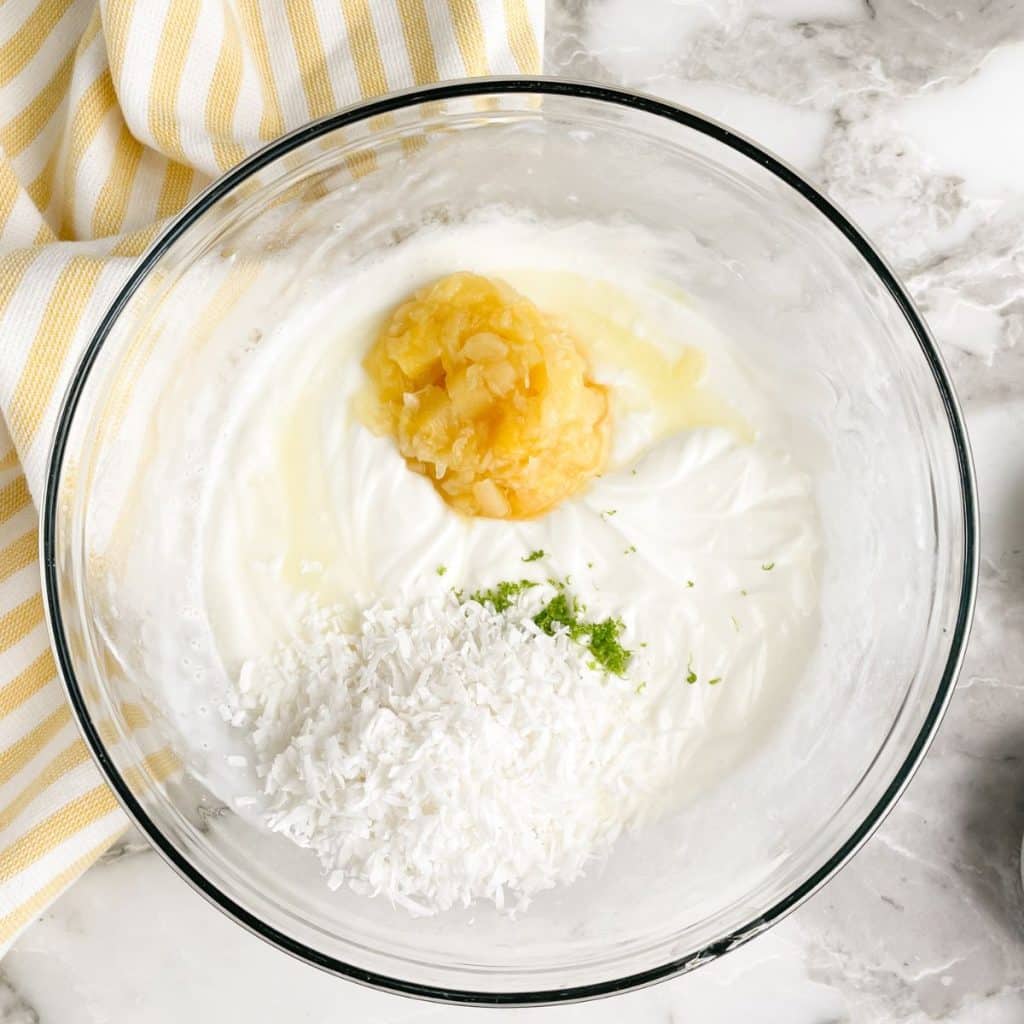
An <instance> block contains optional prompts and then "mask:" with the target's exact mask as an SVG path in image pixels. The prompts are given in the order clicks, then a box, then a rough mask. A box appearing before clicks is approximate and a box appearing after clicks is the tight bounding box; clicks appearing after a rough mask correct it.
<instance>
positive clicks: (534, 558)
mask: <svg viewBox="0 0 1024 1024" xmlns="http://www.w3.org/2000/svg"><path fill="white" fill-rule="evenodd" d="M544 555H545V551H544V549H543V548H537V550H536V551H531V552H530V553H529V554H528V555H524V556H523V561H524V562H538V561H540V559H542V558H543V557H544Z"/></svg>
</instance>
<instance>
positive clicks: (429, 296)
mask: <svg viewBox="0 0 1024 1024" xmlns="http://www.w3.org/2000/svg"><path fill="white" fill-rule="evenodd" d="M364 366H365V368H366V371H367V374H368V375H369V378H370V382H371V385H372V387H373V389H374V392H375V396H374V397H375V402H374V404H375V406H376V409H375V414H374V415H373V417H372V421H373V424H374V425H376V426H377V427H378V428H379V429H380V430H381V431H382V432H385V433H388V434H390V435H391V436H393V437H394V438H395V440H396V443H397V445H398V449H399V451H400V452H401V453H402V455H403V456H404V457H405V459H406V461H407V462H408V464H409V466H410V468H411V469H413V470H415V471H416V472H418V473H422V474H423V475H424V476H427V477H429V478H430V479H431V480H432V481H433V483H434V486H435V487H436V488H437V490H438V492H439V493H440V494H441V496H442V497H443V498H444V499H445V500H446V501H447V502H448V503H449V504H450V505H452V506H453V507H454V508H456V509H457V510H458V511H460V512H462V513H464V514H466V515H474V516H487V517H489V518H493V519H526V518H529V517H531V516H536V515H540V514H541V513H542V512H545V511H546V510H548V509H549V508H551V507H552V506H554V505H556V504H558V502H560V501H562V500H563V499H564V498H567V497H569V495H571V494H574V493H576V492H577V491H578V490H579V489H580V488H581V487H583V485H584V484H585V483H586V482H587V481H588V480H589V479H590V478H591V477H593V476H594V475H596V474H597V473H599V472H600V471H601V468H602V466H603V465H604V461H605V457H606V455H607V451H608V440H609V412H608V408H609V406H608V395H607V392H606V391H605V389H604V388H603V387H601V386H600V385H599V384H596V383H594V382H593V381H592V380H591V379H590V378H589V376H588V369H587V362H586V359H585V357H584V355H583V353H582V351H581V350H580V347H579V345H578V344H577V342H576V340H575V339H574V338H573V337H572V335H571V334H570V333H569V332H568V331H567V329H566V328H565V327H564V326H563V325H562V324H561V323H560V322H559V321H558V320H556V319H554V318H552V317H549V316H547V315H545V314H544V313H543V312H541V310H539V309H538V308H537V307H536V306H535V305H534V304H533V303H532V302H530V301H529V299H527V298H525V297H524V296H522V295H520V294H519V293H518V292H516V291H514V290H513V289H512V288H510V287H509V286H508V285H507V284H505V283H504V282H502V281H498V280H491V279H489V278H486V277H481V276H479V275H476V274H467V273H462V274H452V275H451V276H450V277H445V278H442V279H441V280H440V281H437V282H436V283H435V284H433V285H431V286H430V287H428V288H424V289H423V290H422V291H420V292H417V293H416V295H414V296H413V297H412V298H411V299H410V300H409V301H408V302H405V303H404V304H403V305H401V306H399V307H398V309H397V310H396V311H395V313H394V314H393V315H392V317H391V319H390V320H389V322H388V323H387V324H386V325H385V326H384V328H383V330H382V331H381V333H380V335H379V337H378V338H377V340H376V342H375V344H374V346H373V348H372V349H371V350H370V352H369V354H368V355H367V357H366V360H365V362H364Z"/></svg>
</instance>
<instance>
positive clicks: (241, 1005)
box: [0, 0, 1024, 1024]
mask: <svg viewBox="0 0 1024 1024" xmlns="http://www.w3.org/2000/svg"><path fill="white" fill-rule="evenodd" d="M547 56H548V68H549V70H551V71H552V72H555V73H560V74H567V75H572V76H574V77H587V78H596V79H602V80H605V81H610V82H615V83H621V84H626V85H630V86H634V87H639V88H642V89H644V90H646V91H649V92H652V93H657V94H660V95H662V96H666V97H669V98H671V99H673V100H676V101H679V102H682V103H686V104H688V105H690V106H693V107H695V108H697V109H698V110H701V111H704V112H707V113H710V114H712V115H714V116H716V117H718V118H721V119H722V120H725V121H727V122H729V123H731V124H733V125H734V126H736V127H738V128H739V129H741V130H743V131H745V132H747V133H748V134H750V135H751V136H753V137H754V138H755V139H757V140H759V141H761V142H763V143H765V144H767V145H768V146H769V147H771V148H773V149H775V150H776V151H777V152H779V153H780V154H781V155H782V156H784V157H785V158H787V159H788V160H790V161H791V162H792V163H794V164H796V165H797V166H798V167H799V168H800V169H802V170H803V171H804V172H805V173H806V174H808V175H809V176H810V177H811V178H812V179H813V180H814V181H816V182H817V183H819V184H820V185H822V186H823V187H824V188H825V189H826V190H827V191H828V192H829V194H830V195H831V196H832V197H833V198H834V199H836V200H837V201H838V202H839V203H840V204H841V205H842V206H844V207H845V208H846V210H847V211H848V212H849V213H850V214H852V215H853V217H854V218H855V219H856V220H857V221H859V223H860V224H861V225H862V226H863V227H864V228H865V229H866V230H867V231H868V232H869V233H870V234H871V235H872V237H873V238H874V239H875V240H876V242H877V243H878V244H879V245H880V247H881V248H882V250H883V251H884V252H885V253H886V255H887V256H888V257H889V259H890V260H891V261H892V262H893V263H894V264H895V266H896V267H897V269H898V270H899V271H900V272H901V273H902V274H903V275H905V278H906V280H907V281H908V283H909V285H910V287H911V288H912V290H913V292H914V294H915V296H916V297H917V300H918V301H919V303H920V304H921V306H922V308H923V309H924V311H925V313H926V314H927V316H928V318H929V320H930V322H931V325H932V327H933V329H934V331H935V333H936V334H937V336H938V338H939V340H940V342H941V345H942V348H943V351H944V353H945V355H946V357H947V359H948V360H949V363H950V366H951V369H952V371H953V375H954V378H955V381H956V384H957V386H958V388H959V391H960V394H961V397H962V398H963V400H964V403H965V406H966V411H967V417H968V421H969V425H970V428H971V431H972V435H973V441H974V446H975V453H976V457H977V464H978V473H979V478H980V492H981V505H982V512H983V543H982V572H981V589H980V597H979V604H978V615H977V622H976V626H975V630H974V636H973V639H972V641H971V647H970V652H969V655H968V658H967V664H966V667H965V670H964V673H963V676H962V677H961V682H960V686H959V688H958V691H957V693H956V696H955V698H954V700H953V704H952V707H951V709H950V712H949V714H948V716H947V718H946V720H945V722H944V724H943V726H942V729H941V732H940V733H939V736H938V739H937V741H936V743H935V745H934V746H933V748H932V750H931V753H930V754H929V755H928V758H927V760H926V761H925V763H924V766H923V767H922V769H921V771H920V772H919V774H918V776H917V777H916V778H915V780H914V782H913V783H912V785H911V786H910V789H909V791H908V792H907V794H906V796H905V797H904V798H903V800H902V801H901V803H900V804H899V806H898V807H897V808H896V809H895V811H894V812H893V813H892V814H891V816H890V817H889V818H888V820H887V821H886V822H885V824H884V825H883V826H882V828H881V830H880V831H879V832H878V833H877V835H876V836H875V837H874V838H873V839H872V840H871V842H870V843H869V844H868V845H867V847H866V848H865V849H864V850H863V851H862V852H861V853H860V854H859V855H858V856H857V857H856V858H855V860H854V861H853V863H852V864H851V865H850V866H849V867H847V868H846V870H845V871H843V872H842V873H841V874H840V876H839V877H838V878H837V879H835V880H834V881H833V882H832V883H831V884H830V885H828V886H827V887H826V888H825V889H824V890H823V891H822V892H821V893H819V894H818V895H817V896H815V897H814V898H813V899H812V900H811V901H810V902H808V903H807V904H805V905H804V906H803V907H802V908H801V909H800V910H798V911H797V912H796V913H795V914H793V915H792V916H791V917H790V918H788V919H787V920H786V921H784V922H783V923H782V924H781V925H780V926H778V927H777V928H776V929H774V930H773V931H772V932H769V933H768V934H767V935H764V936H762V937H761V938H759V939H757V940H755V941H754V942H752V943H750V944H749V945H747V946H745V947H744V948H742V949H741V950H739V951H737V952H735V953H732V954H730V955H729V956H728V957H726V958H725V959H723V960H720V961H718V962H716V963H714V964H711V965H709V966H708V967H705V968H702V969H701V970H699V971H698V972H697V973H696V974H693V975H690V976H687V977H685V978H681V979H677V980H675V981H672V982H669V983H666V984H663V985H660V986H657V987H655V988H652V989H648V990H646V991H644V992H640V993H636V994H633V995H629V996H624V997H619V998H617V999H611V1000H606V1001H604V1002H602V1003H598V1004H589V1005H584V1006H573V1007H562V1008H552V1009H544V1010H533V1011H511V1012H508V1013H507V1014H506V1019H510V1020H519V1019H521V1018H525V1017H527V1016H529V1018H530V1020H531V1022H533V1021H536V1022H538V1024H539V1022H541V1021H552V1022H555V1021H564V1022H568V1021H577V1020H587V1021H592V1020H605V1019H607V1020H609V1021H610V1020H616V1021H618V1020H629V1021H635V1022H637V1024H646V1022H647V1021H652V1022H653V1021H666V1020H668V1021H700V1022H702V1024H718V1022H723V1024H725V1022H730V1024H731V1022H737V1021H743V1022H745V1024H767V1022H775V1021H780V1022H786V1024H839V1022H861V1021H864V1022H876V1021H891V1022H924V1021H932V1020H942V1021H950V1022H964V1024H966V1022H970V1024H1011V1022H1013V1024H1016V1022H1021V1021H1024V896H1022V892H1021V883H1020V876H1019V850H1020V840H1021V834H1022V833H1024V444H1021V439H1022V437H1024V345H1021V344H1019V343H1020V341H1021V339H1022V337H1024V120H1022V113H1021V107H1022V101H1024V5H1022V4H1020V3H1019V2H1015V0H964V2H954V0H677V2H676V3H667V2H665V3H658V2H646V3H639V2H636V0H591V2H588V3H583V2H579V0H575V2H574V0H568V2H562V3H558V4H556V5H554V9H553V10H551V12H550V15H549V35H548V40H547ZM0 972H2V973H0V1024H27V1022H34V1021H37V1020H38V1021H42V1022H44V1024H50V1022H59V1024H99V1022H107V1021H112V1022H120V1021H128V1020H130V1021H133V1022H138V1024H151V1022H152V1024H156V1022H165V1021H166V1022H171V1021H181V1020H198V1021H222V1020H223V1021H252V1022H271V1021H275V1022H276V1021H279V1020H282V1019H287V1020H294V1021H331V1020H338V1019H343V1020H360V1021H366V1022H377V1021H380V1022H384V1021H388V1022H392V1021H440V1020H451V1019H455V1020H462V1021H467V1022H468V1021H473V1020H483V1019H484V1018H485V1016H486V1017H487V1018H488V1019H490V1018H491V1016H492V1015H493V1011H483V1010H461V1009H460V1010H455V1009H446V1008H444V1007H438V1006H432V1005H428V1004H421V1003H415V1002H411V1001H407V1000H403V999H399V998H396V997H390V996H386V995H382V994H379V993H375V992H371V991H368V990H365V989H361V988H358V987H356V986H354V985H351V984H347V983H343V982H340V981H336V980H334V979H332V978H328V977H326V976H324V975H322V974H319V973H317V972H316V971H314V970H313V969H311V968H307V967H305V966H303V965H301V964H298V963H295V962H293V961H291V960H289V959H287V958H286V957H285V956H283V955H282V954H279V953H277V952H275V951H274V950H272V949H270V948H269V947H267V946H264V945H263V944H262V943H261V942H259V941H258V940H256V939H254V938H252V937H251V936H249V935H248V934H247V933H245V932H243V931H242V930H241V929H239V928H237V927H236V926H234V925H233V924H231V923H230V922H228V921H227V920H226V919H225V918H223V917H221V916H220V915H219V914H218V912H216V911H215V910H213V909H212V908H210V907H208V906H207V905H206V904H205V903H204V902H203V901H202V900H201V899H200V898H199V897H198V896H197V895H195V894H194V893H193V892H191V890H189V889H188V888H187V886H186V885H185V884H184V883H183V882H181V881H179V880H178V879H177V877H175V876H174V875H172V873H171V872H170V870H169V869H167V868H166V867H164V865H163V864H162V863H161V862H160V861H159V860H158V858H157V857H156V855H155V854H153V853H151V852H144V851H143V849H142V846H141V844H140V843H139V842H138V840H137V838H136V839H135V840H134V842H133V841H132V840H129V841H128V842H127V843H126V844H125V845H123V846H122V847H120V848H119V850H115V851H114V852H113V853H112V854H111V855H108V857H107V858H105V860H104V861H103V862H101V863H100V864H99V865H98V866H96V867H95V868H94V869H93V870H91V871H90V872H89V873H88V875H87V876H86V877H85V878H84V879H83V880H82V881H81V882H79V883H78V884H77V885H76V886H75V887H74V888H73V890H72V891H71V892H69V893H68V894H67V895H65V896H64V897H63V898H62V899H61V900H60V901H59V902H58V903H57V904H56V905H55V906H54V907H53V908H52V909H51V910H49V911H48V912H47V913H46V914H45V915H44V917H43V918H42V919H41V920H40V921H39V923H37V924H36V925H35V926H34V927H33V928H32V929H30V930H29V931H28V932H27V933H26V934H25V935H24V937H23V938H22V939H21V940H20V941H19V943H18V944H17V945H16V947H15V948H14V950H13V951H12V952H11V953H10V954H9V955H8V957H7V958H6V959H5V960H4V962H3V964H2V965H0Z"/></svg>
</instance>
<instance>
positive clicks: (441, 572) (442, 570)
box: [434, 565, 448, 576]
mask: <svg viewBox="0 0 1024 1024" xmlns="http://www.w3.org/2000/svg"><path fill="white" fill-rule="evenodd" d="M447 571H448V566H447V565H439V566H438V567H437V568H436V569H435V570H434V572H436V573H437V575H438V576H443V575H444V574H445V573H446V572H447Z"/></svg>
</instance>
